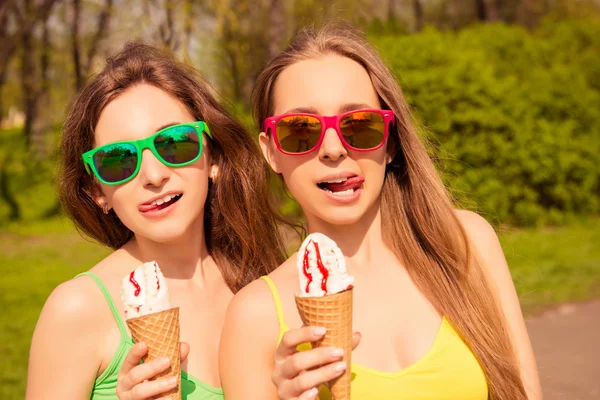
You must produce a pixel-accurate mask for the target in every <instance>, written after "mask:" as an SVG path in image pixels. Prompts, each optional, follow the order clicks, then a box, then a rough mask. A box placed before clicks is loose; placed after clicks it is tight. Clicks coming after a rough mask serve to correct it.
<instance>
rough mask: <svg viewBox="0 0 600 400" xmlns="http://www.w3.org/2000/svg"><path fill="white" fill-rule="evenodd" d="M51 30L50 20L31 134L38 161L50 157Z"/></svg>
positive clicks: (44, 43)
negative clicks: (48, 136) (35, 116)
mask: <svg viewBox="0 0 600 400" xmlns="http://www.w3.org/2000/svg"><path fill="white" fill-rule="evenodd" d="M50 53H51V43H50V30H49V28H48V19H46V20H45V21H44V25H43V32H42V48H41V51H40V85H39V89H38V91H37V95H36V107H35V108H36V110H37V112H36V114H37V118H35V119H34V121H33V124H32V132H31V135H32V136H31V149H32V151H33V154H34V155H35V156H36V158H38V159H44V158H46V156H47V155H48V153H47V149H46V132H47V131H48V129H49V127H50V125H51V119H52V116H51V115H50V90H49V89H50V78H49V76H48V69H49V65H50Z"/></svg>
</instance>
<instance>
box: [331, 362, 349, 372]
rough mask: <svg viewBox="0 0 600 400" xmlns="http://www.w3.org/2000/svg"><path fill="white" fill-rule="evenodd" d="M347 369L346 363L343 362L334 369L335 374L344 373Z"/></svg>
mask: <svg viewBox="0 0 600 400" xmlns="http://www.w3.org/2000/svg"><path fill="white" fill-rule="evenodd" d="M345 369H346V362H345V361H342V362H340V363H337V364H336V365H335V366H334V367H333V371H334V372H342V371H344V370H345Z"/></svg>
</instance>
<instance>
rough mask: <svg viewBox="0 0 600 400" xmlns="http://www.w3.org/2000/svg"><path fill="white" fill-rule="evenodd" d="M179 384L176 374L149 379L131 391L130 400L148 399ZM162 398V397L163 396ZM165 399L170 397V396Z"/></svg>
mask: <svg viewBox="0 0 600 400" xmlns="http://www.w3.org/2000/svg"><path fill="white" fill-rule="evenodd" d="M177 384H178V382H177V377H176V376H170V377H168V378H167V377H165V378H160V379H156V380H154V381H147V382H143V383H140V384H138V385H136V386H135V387H134V388H133V389H131V391H129V396H128V397H127V399H128V400H146V399H153V398H155V397H156V396H158V395H160V394H161V393H164V392H167V391H169V390H171V389H173V388H174V387H176V386H177ZM161 398H162V397H161ZM165 399H170V397H169V396H167V397H165Z"/></svg>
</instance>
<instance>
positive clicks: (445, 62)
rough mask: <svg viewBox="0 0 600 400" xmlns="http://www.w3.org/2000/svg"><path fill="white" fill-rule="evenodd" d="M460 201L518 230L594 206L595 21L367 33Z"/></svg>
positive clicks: (598, 189) (599, 133)
mask: <svg viewBox="0 0 600 400" xmlns="http://www.w3.org/2000/svg"><path fill="white" fill-rule="evenodd" d="M371 39H372V41H373V42H374V43H375V45H376V46H377V47H378V48H379V50H380V51H381V52H382V54H383V56H384V58H385V59H386V60H387V62H388V63H389V65H390V66H391V68H392V70H393V71H394V73H395V74H396V75H397V77H398V78H399V80H400V84H401V86H402V87H403V89H404V91H405V94H406V96H407V98H408V100H409V102H410V104H411V106H412V107H413V108H414V110H415V117H416V119H417V122H418V123H421V124H423V125H424V127H425V136H426V137H427V138H428V139H429V142H430V143H431V145H432V148H431V150H432V152H433V155H434V156H435V158H436V161H437V163H438V165H439V167H440V170H441V172H442V174H443V176H444V179H445V181H446V182H447V183H448V185H449V186H450V188H451V190H452V192H453V193H454V195H455V196H456V197H457V199H458V200H459V202H463V203H465V202H466V201H467V200H472V201H474V202H475V203H476V204H477V205H478V208H479V211H480V212H483V213H484V214H487V215H488V216H491V217H492V218H494V219H497V220H499V221H503V222H510V223H517V224H523V225H530V224H539V223H561V222H563V221H564V219H565V218H567V217H569V216H571V215H574V214H584V215H588V214H593V213H596V212H598V210H599V209H600V201H599V197H600V184H599V182H600V169H599V168H598V157H599V156H598V155H599V154H600V152H599V150H600V108H599V105H600V53H599V49H600V22H598V21H589V22H581V21H580V22H552V21H546V22H545V23H544V24H543V25H542V26H541V27H540V28H539V29H538V30H537V31H536V32H534V33H530V32H528V31H526V30H524V29H523V28H520V27H515V26H506V25H502V24H493V25H478V26H472V27H469V28H467V29H464V30H462V31H460V32H458V33H455V32H439V31H437V30H434V29H427V30H425V31H423V32H422V33H419V34H417V35H411V36H402V37H398V36H392V35H389V36H385V35H383V36H374V37H371Z"/></svg>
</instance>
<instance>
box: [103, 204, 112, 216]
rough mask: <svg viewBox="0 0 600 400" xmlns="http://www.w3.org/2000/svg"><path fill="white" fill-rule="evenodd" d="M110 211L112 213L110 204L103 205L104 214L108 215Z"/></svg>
mask: <svg viewBox="0 0 600 400" xmlns="http://www.w3.org/2000/svg"><path fill="white" fill-rule="evenodd" d="M109 211H110V207H109V206H108V203H103V204H102V212H103V213H104V214H108V212H109Z"/></svg>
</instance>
